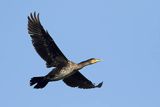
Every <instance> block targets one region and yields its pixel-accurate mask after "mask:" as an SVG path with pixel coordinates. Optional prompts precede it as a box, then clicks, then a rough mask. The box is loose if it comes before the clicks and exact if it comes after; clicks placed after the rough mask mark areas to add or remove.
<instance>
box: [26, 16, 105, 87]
mask: <svg viewBox="0 0 160 107" xmlns="http://www.w3.org/2000/svg"><path fill="white" fill-rule="evenodd" d="M28 33H29V34H30V37H31V38H32V43H33V46H34V48H35V50H36V51H37V53H38V54H39V55H40V56H41V58H42V59H43V60H45V61H46V66H47V67H55V68H54V69H52V71H51V72H49V73H48V74H47V75H46V76H41V77H33V78H31V80H30V85H31V86H32V85H35V86H34V88H37V89H39V88H44V87H45V86H46V85H47V84H48V82H51V81H58V80H63V81H64V83H66V84H67V85H68V86H71V87H78V88H84V89H88V88H95V87H98V88H100V87H101V86H102V84H103V82H101V83H99V84H98V85H95V84H93V83H92V82H91V81H90V80H88V79H87V78H86V77H85V76H83V75H82V74H81V73H80V72H79V70H80V69H82V68H83V67H85V66H87V65H90V64H94V63H96V62H99V61H100V60H99V59H95V58H91V59H88V60H86V61H83V62H81V63H78V64H76V63H74V62H72V61H70V60H68V59H67V58H66V57H65V56H64V55H63V53H62V52H61V50H60V49H59V48H58V46H57V45H56V43H55V42H54V40H53V39H52V38H51V36H50V35H49V33H48V32H47V31H45V30H44V28H43V26H42V25H41V23H40V19H39V14H38V15H36V13H34V14H32V13H31V14H30V16H28Z"/></svg>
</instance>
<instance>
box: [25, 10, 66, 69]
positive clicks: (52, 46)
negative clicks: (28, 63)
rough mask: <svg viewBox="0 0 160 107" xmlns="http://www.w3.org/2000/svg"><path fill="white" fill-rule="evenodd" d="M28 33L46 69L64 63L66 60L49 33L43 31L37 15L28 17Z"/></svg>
mask: <svg viewBox="0 0 160 107" xmlns="http://www.w3.org/2000/svg"><path fill="white" fill-rule="evenodd" d="M28 33H29V34H30V36H31V38H32V43H33V46H34V47H35V50H36V51H37V53H38V54H39V55H40V56H41V58H42V59H44V60H45V61H46V63H47V65H48V67H56V66H58V64H59V63H65V62H66V61H67V58H66V57H65V56H64V55H63V53H62V52H61V50H60V49H59V48H58V46H57V45H56V43H55V42H54V40H53V39H52V38H51V36H50V35H49V33H48V32H47V31H45V30H44V28H43V26H42V25H41V22H40V20H39V14H37V15H36V13H35V12H34V15H32V13H31V14H30V16H28Z"/></svg>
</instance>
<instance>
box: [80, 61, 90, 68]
mask: <svg viewBox="0 0 160 107" xmlns="http://www.w3.org/2000/svg"><path fill="white" fill-rule="evenodd" d="M90 64H91V63H90V62H89V61H83V62H80V63H79V64H78V70H80V69H82V68H83V67H85V66H88V65H90Z"/></svg>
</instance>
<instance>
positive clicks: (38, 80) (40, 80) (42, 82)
mask: <svg viewBox="0 0 160 107" xmlns="http://www.w3.org/2000/svg"><path fill="white" fill-rule="evenodd" d="M48 82H49V81H48V80H47V79H46V78H45V77H43V76H41V77H33V78H31V80H30V86H32V85H34V84H36V85H35V86H34V88H36V89H39V88H44V87H45V86H46V85H47V84H48Z"/></svg>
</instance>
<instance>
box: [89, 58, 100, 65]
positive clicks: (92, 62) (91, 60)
mask: <svg viewBox="0 0 160 107" xmlns="http://www.w3.org/2000/svg"><path fill="white" fill-rule="evenodd" d="M100 61H102V60H101V59H96V58H91V59H89V60H88V62H89V63H90V64H95V63H97V62H100Z"/></svg>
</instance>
